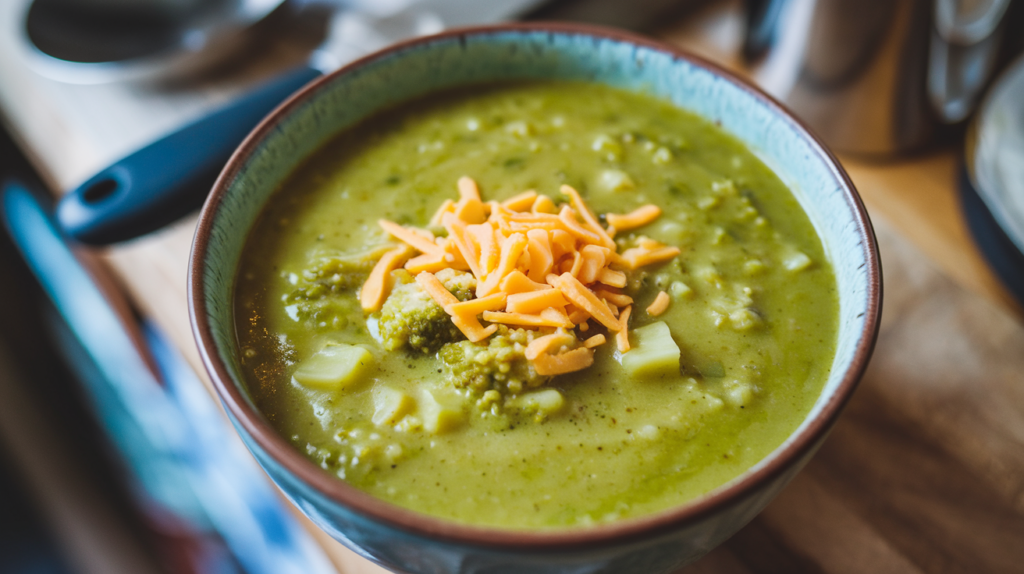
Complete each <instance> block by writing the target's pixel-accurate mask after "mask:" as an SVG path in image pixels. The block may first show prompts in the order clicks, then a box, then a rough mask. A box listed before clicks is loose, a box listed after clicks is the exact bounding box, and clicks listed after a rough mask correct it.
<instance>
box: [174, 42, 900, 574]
mask: <svg viewBox="0 0 1024 574" xmlns="http://www.w3.org/2000/svg"><path fill="white" fill-rule="evenodd" d="M527 78H556V79H572V80H585V81H592V82H598V83H603V84H608V85H612V86H617V87H620V88H624V89H628V90H643V91H646V92H648V93H650V94H653V95H655V96H658V97H661V98H666V99H668V100H671V101H673V102H675V103H676V104H678V105H679V106H680V107H683V108H686V109H688V110H691V111H693V112H696V113H697V114H699V115H701V116H703V117H705V118H707V119H710V120H712V121H714V122H716V123H718V124H720V125H721V127H722V129H724V130H726V131H728V132H730V133H732V134H733V135H734V136H736V137H737V138H739V139H740V140H741V141H743V142H745V143H746V145H747V146H748V147H749V148H750V149H752V150H753V151H754V152H755V153H756V154H757V155H758V156H759V157H760V158H762V160H763V161H764V162H765V163H766V164H767V165H768V166H770V167H771V168H773V169H774V170H775V171H776V173H777V174H778V175H779V176H780V177H781V178H782V180H783V181H784V182H786V183H787V184H788V185H789V186H790V187H791V188H792V190H793V191H794V193H795V195H796V197H797V198H798V200H799V201H800V203H801V204H802V205H803V207H804V209H805V210H806V211H807V213H808V214H809V216H810V219H811V221H812V222H813V224H814V226H815V227H816V228H817V231H818V233H819V235H820V236H821V237H822V239H823V242H824V247H825V251H826V253H827V256H828V258H829V259H830V260H831V261H832V263H833V265H834V268H835V272H836V280H837V282H838V289H839V294H840V296H839V300H840V305H839V307H840V311H839V312H840V320H839V323H840V327H839V338H838V344H837V346H836V355H835V359H834V362H833V364H832V370H831V375H830V377H829V379H828V381H827V382H826V384H825V386H824V390H823V391H822V393H821V396H820V397H819V399H818V400H817V402H816V403H815V405H814V407H813V409H812V410H811V412H810V413H809V414H808V415H807V417H806V419H805V420H804V421H803V423H802V424H801V425H800V426H799V428H797V430H796V431H794V432H793V434H792V435H791V436H790V437H789V438H788V440H786V442H785V443H784V444H782V445H781V446H780V447H778V448H777V449H776V450H775V451H774V452H773V453H772V454H771V455H770V456H768V457H767V458H765V459H764V460H762V461H761V462H760V463H758V464H756V465H755V466H754V467H753V468H751V469H749V470H748V471H747V472H745V473H743V474H742V475H740V476H739V477H737V478H736V479H734V480H732V481H731V482H729V483H727V484H725V485H723V486H721V487H719V488H718V489H716V490H714V491H712V492H710V493H708V494H707V495H705V496H702V497H700V498H698V499H696V500H693V501H691V502H689V503H687V504H685V505H683V506H680V507H678V508H672V509H669V510H666V511H664V512H660V513H657V514H654V515H651V516H647V517H642V518H639V519H633V520H626V521H622V522H617V523H610V524H606V525H600V526H594V527H588V528H578V529H567V530H555V531H540V532H538V531H510V530H501V529H495V528H482V527H473V526H467V525H464V524H458V523H454V522H450V521H445V520H442V519H438V518H434V517H430V516H426V515H423V514H419V513H416V512H413V511H410V510H406V509H402V508H399V507H396V506H394V505H391V504H388V503H385V502H383V501H380V500H378V499H375V498H372V497H370V496H369V495H367V494H365V493H363V492H361V491H358V490H356V489H354V488H352V487H351V486H349V485H347V484H346V483H344V482H342V481H340V480H338V479H337V478H336V477H334V476H332V475H329V474H328V473H327V472H325V471H322V470H321V469H320V468H319V467H318V466H316V465H314V464H313V463H312V462H310V461H309V460H307V459H306V458H305V457H304V456H303V455H302V454H300V453H299V452H298V451H297V450H295V449H294V448H293V447H292V446H291V445H290V444H289V443H288V441H287V440H285V439H284V438H282V437H281V436H278V434H277V433H276V432H275V431H274V429H273V428H272V427H271V425H270V424H269V423H268V422H267V420H266V419H265V418H264V417H263V416H262V415H261V414H260V413H259V412H258V411H257V410H256V408H255V407H254V406H253V402H252V399H251V398H250V395H249V392H248V391H247V390H246V385H245V383H244V381H243V378H242V375H241V372H242V371H241V368H240V362H239V349H238V344H237V342H236V340H235V328H234V321H233V318H232V295H233V286H234V275H235V270H236V269H237V267H238V262H239V254H240V252H241V251H242V247H243V244H244V242H245V239H246V235H247V233H248V231H249V229H250V228H251V227H252V225H253V222H254V221H255V220H256V218H257V216H258V214H259V213H260V210H261V208H262V206H263V205H264V204H266V202H267V199H268V197H269V196H270V194H271V193H272V192H273V191H274V190H275V189H276V188H277V187H278V184H279V183H280V182H281V181H282V180H283V179H284V178H285V177H286V176H287V175H288V174H289V172H291V171H292V169H293V168H295V167H296V166H297V165H298V164H299V163H300V162H301V161H302V160H303V159H304V158H306V157H307V156H309V155H310V154H311V153H312V152H314V151H315V150H316V149H317V148H319V147H320V146H321V145H323V144H324V143H325V142H327V141H328V140H329V139H330V138H331V137H332V136H333V135H335V134H337V133H338V132H339V131H340V130H343V129H345V128H346V126H350V125H352V124H353V123H354V122H356V121H358V120H360V119H361V118H364V117H366V116H368V115H370V114H372V113H374V111H376V110H379V109H381V108H383V107H386V106H391V105H394V104H396V103H399V102H402V101H405V100H409V99H411V98H415V97H417V96H420V95H422V94H426V93H428V92H432V91H435V90H439V89H444V88H449V87H453V86H460V85H467V84H472V83H477V82H487V81H495V80H509V79H527ZM878 261H879V260H878V253H877V248H876V245H875V238H874V235H873V233H872V230H871V224H870V222H869V220H868V217H867V214H866V213H865V211H864V207H863V205H862V204H861V201H860V199H859V198H858V196H857V193H856V191H855V190H854V188H853V185H852V184H851V182H850V180H849V178H848V177H847V175H846V174H845V173H844V171H843V169H842V167H841V166H840V165H839V162H838V161H837V160H836V159H835V157H834V156H833V155H832V154H831V153H830V152H829V151H828V150H827V149H826V148H825V147H824V145H823V144H822V143H821V142H820V141H819V140H818V139H817V138H816V137H814V136H813V135H811V134H810V133H808V131H807V129H805V128H804V127H803V126H802V125H801V124H800V122H799V121H797V120H796V119H794V118H793V116H792V115H790V113H789V112H787V111H786V110H785V109H784V108H782V107H781V106H780V105H779V104H777V103H776V102H775V101H773V100H772V99H771V98H769V97H768V96H766V95H765V94H763V93H762V92H760V91H759V90H757V89H756V88H753V87H751V86H749V85H747V84H745V83H744V82H742V81H741V80H739V79H737V78H735V77H734V76H732V75H730V74H729V73H727V72H725V71H723V70H721V69H719V68H717V67H715V66H713V65H711V64H709V63H707V62H704V61H701V60H699V59H697V58H694V57H692V56H690V55H687V54H685V53H683V52H680V51H679V50H676V49H675V48H672V47H669V46H666V45H662V44H658V43H655V42H652V41H650V40H648V39H644V38H641V37H637V36H632V35H627V34H624V33H621V32H618V31H612V30H607V29H601V28H592V27H581V26H576V25H554V24H530V25H524V24H511V25H504V26H496V27H486V28H474V29H465V30H457V31H452V32H448V33H444V34H440V35H437V36H432V37H426V38H421V39H416V40H413V41H409V42H406V43H403V44H399V45H396V46H393V47H391V48H388V49H386V50H384V51H381V52H378V53H376V54H373V55H371V56H368V57H366V58H364V59H362V60H359V61H357V62H355V63H352V64H351V65H349V66H346V67H345V68H342V69H341V70H338V71H337V72H335V73H334V74H331V75H329V76H326V77H324V78H322V79H320V80H318V81H316V82H314V83H312V84H310V85H309V86H307V87H306V88H304V89H303V90H301V91H300V92H299V93H297V94H296V95H294V96H293V97H292V98H291V99H289V100H288V101H287V102H285V103H284V104H282V105H281V107H279V108H278V109H277V110H276V111H275V112H273V113H272V114H271V115H270V116H269V117H268V118H267V119H266V120H264V122H263V123H262V124H261V125H260V126H259V127H258V128H257V129H256V130H255V131H254V132H253V133H252V134H251V135H250V136H249V137H248V139H247V140H246V141H245V142H244V143H243V144H242V145H241V147H240V148H239V150H238V151H237V152H236V153H235V155H234V156H233V157H232V159H231V160H230V161H229V163H228V165H227V167H226V168H225V170H224V172H223V173H222V174H221V176H220V179H219V180H218V181H217V183H216V185H215V186H214V189H213V192H212V194H211V196H210V198H209V199H208V200H207V202H206V205H205V207H204V208H203V212H202V215H201V218H200V223H199V228H198V230H197V233H196V239H195V243H194V246H193V251H192V259H191V264H190V270H189V274H190V284H189V288H190V292H189V300H190V309H191V316H192V324H193V329H194V332H195V336H196V339H197V341H198V345H199V350H200V352H201V354H202V358H203V361H204V362H205V365H206V368H207V369H208V371H209V373H210V376H211V377H212V379H213V382H214V385H215V386H216V388H217V391H218V392H219V394H220V397H221V399H222V400H223V402H224V405H225V407H226V410H227V412H228V415H229V417H230V418H231V421H232V423H234V425H235V427H236V428H237V430H238V432H239V434H240V435H241V437H242V439H243V440H244V441H245V444H246V445H247V446H248V447H249V449H250V450H251V451H252V453H253V455H254V456H255V457H256V459H257V460H258V461H259V463H260V464H261V465H262V466H263V468H264V469H265V470H266V472H267V473H268V474H269V475H270V477H271V478H272V479H273V480H274V482H276V483H277V485H278V486H279V487H280V488H281V490H282V491H284V493H285V494H286V495H287V496H288V497H289V499H291V501H292V502H293V503H294V504H295V505H296V506H298V508H300V509H301V510H302V512H303V513H305V514H306V515H307V516H308V517H309V518H310V519H311V520H312V521H313V522H314V523H316V524H317V525H318V526H319V527H320V528H322V529H324V530H325V531H326V532H328V533H329V534H330V535H331V536H333V537H334V538H336V539H338V540H339V541H341V542H342V543H344V544H345V545H347V546H349V547H350V548H352V549H353V550H355V551H356V552H359V553H360V554H362V555H363V556H366V557H368V558H369V559H371V560H373V561H375V562H378V563H380V564H382V565H384V566H386V567H388V568H391V569H394V570H396V571H401V572H413V573H455V572H458V573H476V572H527V571H528V572H531V573H536V574H541V573H548V572H551V573H554V572H573V573H584V572H585V573H596V572H614V573H623V572H642V573H644V574H654V573H658V572H668V571H671V570H673V569H676V568H678V567H680V566H682V565H684V564H687V563H689V562H692V561H693V560H695V559H697V558H699V557H700V556H702V555H703V554H705V553H706V552H708V551H709V550H710V549H711V548H713V547H714V546H715V545H717V544H719V543H721V542H722V541H724V540H725V539H726V538H728V537H729V536H730V535H731V534H733V533H734V532H736V531H737V530H738V529H740V528H741V527H742V526H743V525H744V524H746V523H747V522H748V521H750V520H751V519H752V518H753V517H754V516H755V515H756V514H757V513H758V512H759V511H760V510H761V509H762V508H764V507H765V505H767V504H768V502H769V501H770V500H771V499H772V497H774V496H775V495H776V494H777V493H778V492H779V491H780V490H781V489H782V488H783V486H785V484H786V483H787V482H788V481H789V480H790V479H791V478H792V477H793V475H794V474H796V472H797V471H798V470H799V469H800V468H801V467H802V466H803V465H804V464H805V463H806V462H807V460H808V459H809V458H810V456H811V455H812V454H813V453H814V451H815V449H817V447H818V446H819V445H820V444H821V442H822V441H823V440H824V438H825V436H826V434H827V432H828V430H829V428H830V427H831V426H832V424H833V422H834V421H835V420H836V417H837V416H838V414H839V411H840V409H841V408H842V406H843V404H844V403H845V402H846V400H847V399H848V398H849V397H850V394H851V393H852V392H853V390H854V387H855V386H856V384H857V381H858V380H859V379H860V377H861V375H862V373H863V372H864V369H865V367H866V365H867V362H868V359H869V357H870V355H871V351H872V349H873V346H874V341H875V337H876V333H877V328H878V321H879V314H880V302H881V275H880V269H879V263H878Z"/></svg>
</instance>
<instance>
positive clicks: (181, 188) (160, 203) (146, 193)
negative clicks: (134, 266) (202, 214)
mask: <svg viewBox="0 0 1024 574" xmlns="http://www.w3.org/2000/svg"><path fill="white" fill-rule="evenodd" d="M319 75H320V72H319V71H317V70H315V69H313V68H310V67H302V68H299V69H296V70H293V71H291V72H288V73H286V74H285V75H283V76H281V77H279V78H276V79H274V80H272V81H271V82H269V83H268V84H265V85H264V86H262V87H260V88H257V89H256V90H254V91H253V92H250V93H248V94H246V95H245V96H243V97H242V98H240V99H239V100H237V101H235V102H232V103H231V104H229V105H227V106H226V107H224V108H221V109H220V110H217V111H216V112H214V113H212V114H210V115H208V116H205V117H202V118H200V119H198V120H196V121H195V122H193V123H191V124H189V125H187V126H185V127H184V128H181V129H180V130H178V131H176V132H174V133H172V134H170V135H168V136H166V137H164V138H162V139H160V140H157V141H155V142H153V143H151V144H149V145H148V146H146V147H144V148H142V149H140V150H138V151H136V152H135V153H133V154H131V155H129V156H127V157H124V158H122V159H121V160H119V161H117V162H115V163H114V164H113V165H111V166H110V167H108V168H106V169H104V170H102V171H100V172H99V173H97V174H96V175H94V176H93V177H91V178H89V180H88V181H86V182H85V183H83V184H82V185H80V186H79V187H78V188H76V189H74V190H72V191H71V192H69V193H68V194H67V195H65V196H64V198H63V199H61V201H60V203H59V204H58V206H57V221H58V222H59V224H60V226H61V227H62V228H63V229H64V231H65V233H66V234H67V235H69V236H70V237H73V238H75V239H76V240H78V241H80V242H82V243H88V244H92V245H105V244H109V243H116V242H118V241H126V240H128V239H132V238H135V237H138V236H140V235H144V234H146V233H149V232H151V231H155V230H156V229H159V228H160V227H163V226H164V225H167V224H168V223H171V222H173V221H175V220H176V219H178V218H179V217H181V216H183V215H185V214H187V213H189V212H191V211H192V210H194V209H197V208H198V207H200V206H201V205H202V203H203V200H204V199H205V198H206V195H207V193H208V192H209V191H210V187H211V186H212V185H213V182H214V180H215V179H216V178H217V174H219V173H220V170H221V169H222V168H223V167H224V164H225V163H226V162H227V160H228V158H229V157H231V154H232V153H233V152H234V150H235V148H236V147H238V145H239V144H240V143H241V142H242V140H243V139H244V138H245V136H246V135H248V133H249V132H250V131H251V130H252V129H253V128H254V127H256V124H257V123H258V122H259V121H260V120H261V119H263V117H264V116H266V115H267V114H268V113H270V111H271V110H273V109H274V108H275V107H276V106H277V105H278V104H280V103H281V102H282V101H283V100H284V99H285V98H286V97H288V96H289V95H290V94H292V93H293V92H295V91H296V90H298V89H299V88H300V87H302V86H304V85H305V84H307V83H308V82H309V81H311V80H312V79H314V78H316V77H318V76H319Z"/></svg>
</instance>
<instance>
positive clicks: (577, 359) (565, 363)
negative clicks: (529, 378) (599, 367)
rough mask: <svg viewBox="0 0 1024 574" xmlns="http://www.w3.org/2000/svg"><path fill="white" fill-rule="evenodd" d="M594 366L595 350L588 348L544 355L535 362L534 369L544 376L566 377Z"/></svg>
mask: <svg viewBox="0 0 1024 574" xmlns="http://www.w3.org/2000/svg"><path fill="white" fill-rule="evenodd" d="M593 364H594V350H593V349H588V348H586V347H580V348H579V349H573V350H572V351H567V352H565V353H561V354H559V355H548V354H546V353H543V354H541V355H539V356H537V358H535V359H534V360H533V368H535V369H537V373H538V374H540V375H544V376H554V375H564V374H566V373H573V372H576V371H581V370H583V369H586V368H587V367H589V366H590V365H593Z"/></svg>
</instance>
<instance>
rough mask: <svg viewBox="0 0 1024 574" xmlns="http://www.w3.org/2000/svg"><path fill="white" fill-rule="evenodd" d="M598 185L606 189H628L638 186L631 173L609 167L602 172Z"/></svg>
mask: <svg viewBox="0 0 1024 574" xmlns="http://www.w3.org/2000/svg"><path fill="white" fill-rule="evenodd" d="M598 187H599V188H601V189H604V190H606V191H628V190H631V189H633V188H635V187H636V184H635V183H633V178H631V177H629V174H628V173H626V172H624V171H622V170H618V169H607V170H605V171H602V172H601V176H600V180H599V182H598Z"/></svg>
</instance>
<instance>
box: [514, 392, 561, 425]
mask: <svg viewBox="0 0 1024 574" xmlns="http://www.w3.org/2000/svg"><path fill="white" fill-rule="evenodd" d="M509 406H510V407H512V408H517V409H520V410H522V411H524V412H526V413H527V414H532V415H534V418H535V419H536V420H537V421H538V422H540V421H543V420H545V419H547V418H548V417H550V416H552V415H555V414H558V413H559V412H561V411H562V410H563V409H564V408H565V397H563V396H562V393H560V392H558V390H557V389H543V390H540V391H531V392H529V393H524V394H522V395H520V396H518V397H516V398H515V399H512V400H511V401H509Z"/></svg>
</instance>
